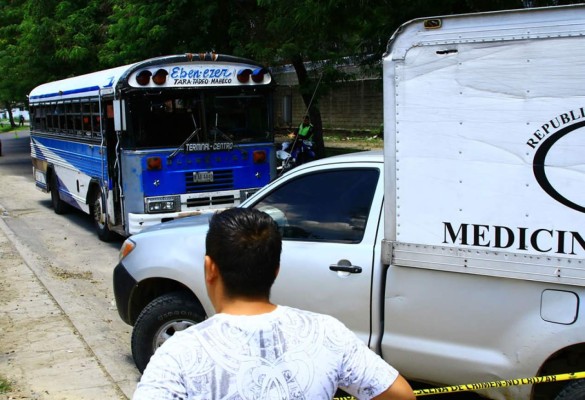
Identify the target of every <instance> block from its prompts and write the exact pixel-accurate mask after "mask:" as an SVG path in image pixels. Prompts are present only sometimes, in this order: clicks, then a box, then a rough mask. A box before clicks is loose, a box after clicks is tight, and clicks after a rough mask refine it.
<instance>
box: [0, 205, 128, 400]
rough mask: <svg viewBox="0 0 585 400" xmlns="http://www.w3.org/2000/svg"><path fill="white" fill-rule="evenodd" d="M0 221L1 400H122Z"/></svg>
mask: <svg viewBox="0 0 585 400" xmlns="http://www.w3.org/2000/svg"><path fill="white" fill-rule="evenodd" d="M2 211H3V210H2V209H1V208H0V213H2ZM35 262H38V261H36V259H35V257H34V255H32V254H31V252H30V250H28V249H27V248H26V247H25V246H23V245H22V244H20V243H19V241H18V239H17V238H16V237H15V235H14V234H13V233H12V231H11V230H10V228H9V227H8V226H7V225H6V223H5V222H4V221H3V220H2V218H1V217H0V377H1V378H4V379H7V380H9V381H10V382H11V384H12V391H11V392H9V393H4V394H0V399H59V400H61V399H127V397H126V396H125V395H124V394H123V392H122V391H121V390H120V388H119V387H118V386H117V385H116V383H115V382H114V380H113V379H112V377H111V376H109V375H108V373H107V372H106V370H105V368H103V366H102V365H100V363H99V361H98V359H97V357H96V356H95V355H94V354H93V352H92V351H91V349H90V347H89V346H88V345H87V343H86V342H85V341H84V340H83V337H81V336H80V335H79V334H78V332H77V331H76V329H75V327H74V326H73V324H72V323H71V321H70V320H69V318H68V317H67V315H66V314H65V313H64V312H63V310H62V309H61V308H60V306H59V305H58V304H57V302H56V301H55V299H54V298H53V297H52V296H51V294H50V293H49V292H48V290H47V289H46V288H45V286H44V285H43V284H42V282H41V281H40V280H39V279H38V277H37V276H36V275H35V273H34V272H33V271H34V270H35V268H31V265H32V264H31V263H35Z"/></svg>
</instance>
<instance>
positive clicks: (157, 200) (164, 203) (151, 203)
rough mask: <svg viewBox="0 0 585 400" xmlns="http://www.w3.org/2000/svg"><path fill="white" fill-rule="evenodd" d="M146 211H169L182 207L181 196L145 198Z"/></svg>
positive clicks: (154, 212) (153, 212)
mask: <svg viewBox="0 0 585 400" xmlns="http://www.w3.org/2000/svg"><path fill="white" fill-rule="evenodd" d="M144 203H145V209H146V213H148V214H156V213H167V212H173V211H179V210H180V209H181V198H180V197H179V196H162V197H149V198H146V199H144Z"/></svg>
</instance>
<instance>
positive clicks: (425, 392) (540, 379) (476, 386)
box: [333, 371, 585, 400]
mask: <svg viewBox="0 0 585 400" xmlns="http://www.w3.org/2000/svg"><path fill="white" fill-rule="evenodd" d="M582 378H585V371H584V372H571V373H567V374H558V375H547V376H535V377H532V378H519V379H506V380H502V381H493V382H480V383H468V384H464V385H455V386H446V387H439V388H428V389H417V390H414V395H415V396H417V397H418V396H429V395H433V394H445V393H455V392H468V391H473V390H481V389H490V388H501V387H506V386H519V385H533V384H536V383H550V382H561V381H569V380H572V379H582ZM333 399H334V400H355V397H353V396H343V397H334V398H333Z"/></svg>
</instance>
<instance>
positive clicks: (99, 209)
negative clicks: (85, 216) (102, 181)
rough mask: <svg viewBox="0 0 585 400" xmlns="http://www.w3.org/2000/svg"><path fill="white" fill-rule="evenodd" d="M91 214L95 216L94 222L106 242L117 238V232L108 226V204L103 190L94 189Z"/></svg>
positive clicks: (98, 232) (100, 236)
mask: <svg viewBox="0 0 585 400" xmlns="http://www.w3.org/2000/svg"><path fill="white" fill-rule="evenodd" d="M91 215H92V217H93V224H94V226H95V229H96V231H97V234H98V237H99V238H100V240H102V241H104V242H109V241H111V240H113V239H114V238H115V236H116V235H115V233H114V232H112V231H111V230H110V228H108V215H107V213H106V206H105V202H104V197H103V196H102V192H101V190H99V188H98V189H96V190H94V191H93V198H92V202H91Z"/></svg>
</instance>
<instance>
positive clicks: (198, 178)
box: [193, 171, 213, 183]
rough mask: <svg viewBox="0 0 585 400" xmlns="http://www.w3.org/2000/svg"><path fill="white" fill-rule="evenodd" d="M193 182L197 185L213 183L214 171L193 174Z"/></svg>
mask: <svg viewBox="0 0 585 400" xmlns="http://www.w3.org/2000/svg"><path fill="white" fill-rule="evenodd" d="M193 182H195V183H208V182H213V171H200V172H193Z"/></svg>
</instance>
